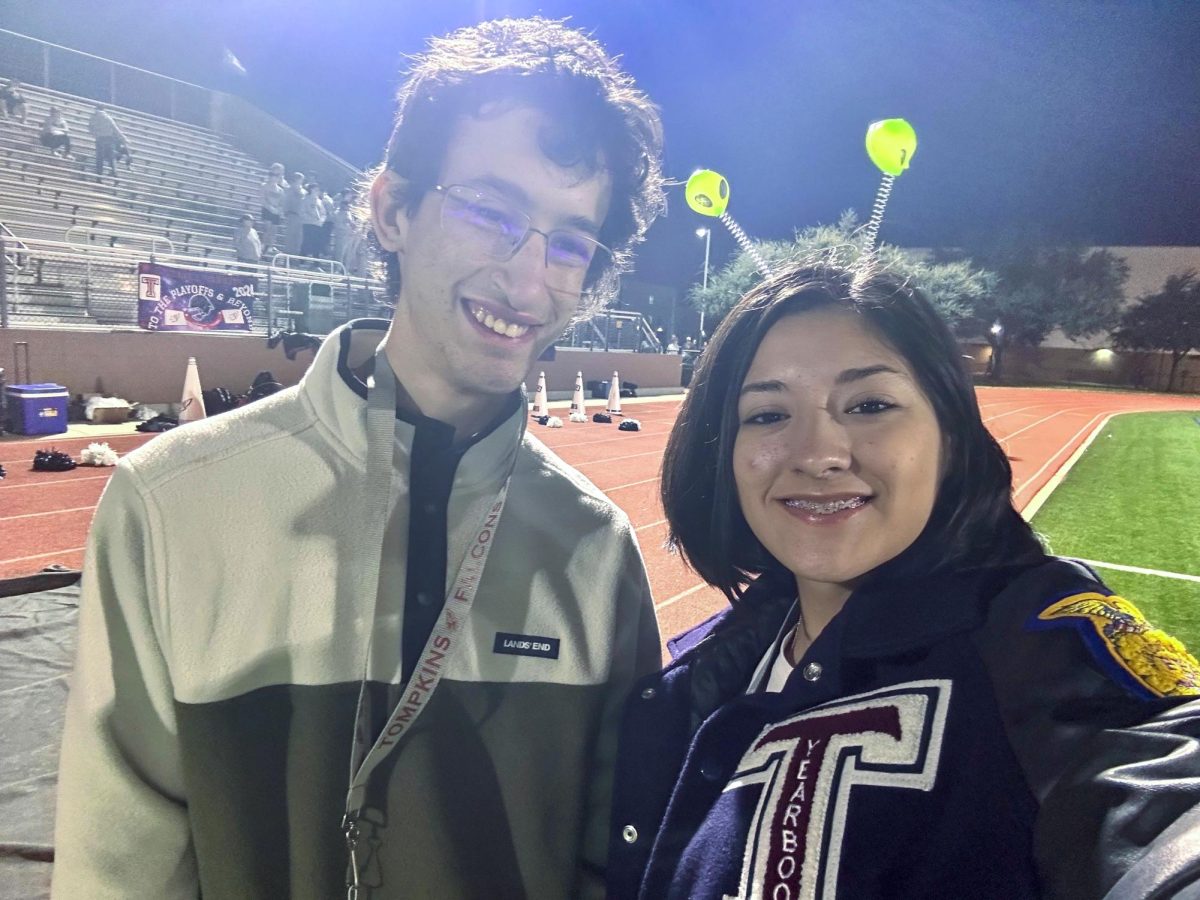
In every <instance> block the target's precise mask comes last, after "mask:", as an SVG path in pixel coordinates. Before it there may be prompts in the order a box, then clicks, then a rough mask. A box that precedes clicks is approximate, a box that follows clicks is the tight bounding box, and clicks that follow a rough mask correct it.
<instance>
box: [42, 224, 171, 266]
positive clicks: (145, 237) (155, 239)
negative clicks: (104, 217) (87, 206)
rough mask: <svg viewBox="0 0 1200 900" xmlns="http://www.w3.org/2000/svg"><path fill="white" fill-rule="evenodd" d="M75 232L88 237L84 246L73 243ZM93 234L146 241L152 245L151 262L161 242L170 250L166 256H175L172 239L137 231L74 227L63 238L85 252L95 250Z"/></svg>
mask: <svg viewBox="0 0 1200 900" xmlns="http://www.w3.org/2000/svg"><path fill="white" fill-rule="evenodd" d="M73 231H81V232H83V233H84V234H86V235H88V240H87V243H86V244H82V245H81V244H77V243H75V241H73V240H72V239H71V232H73ZM93 233H96V234H100V235H101V236H102V237H107V238H134V239H135V240H139V241H146V242H147V243H149V244H150V261H151V262H153V261H154V257H155V255H156V252H155V248H156V247H157V246H158V244H159V242H162V243H164V244H166V245H167V247H168V248H169V250H168V252H167V254H166V255H167V256H172V257H173V256H174V255H175V245H174V244H173V243H172V242H171V239H170V238H166V237H160V236H159V235H157V234H143V233H140V232H136V231H110V230H108V229H106V228H103V227H101V226H99V225H72V226H71V227H70V228H68V229H67V231H66V234H65V235H64V236H63V240H64V241H65V242H66V243H68V244H71V245H72V246H74V247H79V248H80V249H83V250H91V249H93V248H92V246H91V243H92V238H91V235H92V234H93ZM109 247H110V249H115V248H113V247H112V245H109Z"/></svg>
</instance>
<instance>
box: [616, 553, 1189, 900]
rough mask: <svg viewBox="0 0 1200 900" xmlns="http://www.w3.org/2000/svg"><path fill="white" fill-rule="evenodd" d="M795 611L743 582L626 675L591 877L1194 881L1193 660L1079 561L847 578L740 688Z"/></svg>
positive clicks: (722, 893)
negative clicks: (830, 607) (735, 601)
mask: <svg viewBox="0 0 1200 900" xmlns="http://www.w3.org/2000/svg"><path fill="white" fill-rule="evenodd" d="M795 621H796V612H795V586H794V584H790V585H789V584H784V583H776V582H772V581H770V580H764V579H760V581H759V582H757V583H756V584H754V585H753V586H752V587H751V589H750V590H749V592H748V594H747V595H746V597H745V599H744V600H743V601H742V602H741V603H740V604H739V605H738V606H737V607H736V608H734V609H732V610H729V611H725V612H723V613H721V614H719V615H718V616H716V617H715V618H714V619H711V620H709V621H708V622H706V623H704V624H702V625H700V626H698V627H697V628H695V629H693V630H692V631H691V632H689V633H687V634H685V635H683V636H682V637H681V638H678V639H676V640H675V641H673V642H672V650H673V651H678V652H680V655H679V657H678V658H677V659H676V660H675V661H674V662H673V663H672V664H671V665H670V666H669V667H668V668H667V669H666V670H665V671H663V672H662V673H660V674H656V675H652V676H649V677H647V678H645V679H642V680H641V681H640V682H639V683H638V685H637V686H636V688H635V691H634V693H633V694H632V695H631V697H630V700H629V702H628V704H627V708H626V712H625V717H624V723H623V728H622V739H621V749H620V751H619V756H618V766H617V789H616V793H615V797H614V814H613V820H612V834H611V842H612V843H611V850H610V862H609V879H610V880H609V896H610V897H612V898H635V897H638V898H642V900H674V898H690V900H708V898H712V900H723V898H735V897H736V898H746V900H749V898H815V897H821V898H833V897H837V898H853V900H865V898H943V897H944V898H971V900H988V898H996V900H1001V898H1003V900H1018V898H1027V897H1041V896H1049V897H1065V898H1097V897H1102V896H1105V895H1106V892H1110V893H1109V894H1108V895H1109V896H1111V897H1120V898H1131V900H1132V898H1138V900H1144V898H1149V897H1176V896H1189V897H1195V896H1200V888H1198V885H1200V878H1198V877H1197V870H1198V869H1200V866H1198V865H1197V862H1198V860H1200V846H1198V844H1200V841H1198V840H1197V837H1198V835H1200V831H1197V830H1196V824H1197V819H1198V816H1200V812H1198V810H1200V802H1198V801H1200V702H1197V701H1192V702H1188V698H1189V695H1194V694H1195V693H1197V691H1198V690H1200V671H1198V667H1197V664H1196V661H1195V660H1194V659H1193V658H1191V657H1190V656H1189V655H1188V654H1187V652H1186V650H1184V649H1183V648H1182V646H1181V645H1180V644H1179V643H1178V642H1177V641H1174V639H1172V638H1169V637H1168V636H1166V635H1164V634H1163V633H1162V632H1160V631H1156V630H1154V629H1152V628H1151V627H1150V626H1149V625H1148V624H1147V623H1146V621H1145V620H1144V619H1143V618H1142V617H1141V615H1140V613H1138V611H1137V610H1136V608H1135V607H1134V606H1133V605H1132V604H1130V603H1129V602H1128V601H1126V600H1123V599H1122V598H1120V597H1116V596H1113V595H1112V592H1111V591H1109V590H1108V589H1107V588H1106V587H1105V586H1104V585H1103V584H1102V583H1101V582H1100V581H1099V580H1097V579H1095V578H1094V577H1093V576H1092V575H1091V574H1090V573H1089V572H1088V571H1086V570H1084V568H1083V567H1082V566H1080V565H1078V564H1075V563H1069V562H1066V561H1062V560H1051V561H1048V562H1046V563H1045V564H1043V565H1038V566H1034V567H1029V568H1026V569H1024V570H1018V569H1005V570H986V571H980V570H976V571H970V572H957V573H953V574H947V575H942V576H938V577H931V578H927V579H924V580H921V581H918V582H909V583H896V582H893V583H882V582H880V583H875V584H870V583H868V584H867V585H864V586H863V587H861V588H860V589H858V590H857V591H855V593H854V594H853V595H852V596H851V597H850V599H849V600H848V601H847V604H846V606H845V607H844V608H843V610H842V612H841V613H840V614H839V615H838V616H836V617H835V618H834V619H833V620H832V621H831V622H830V624H829V625H828V626H827V627H826V628H825V629H824V630H823V631H822V632H821V633H820V634H819V635H818V637H817V639H816V641H815V642H814V643H813V644H812V646H811V647H810V649H809V651H808V652H807V654H806V655H805V657H804V658H803V659H802V660H801V661H800V662H799V663H798V664H797V666H796V667H795V669H794V671H793V672H792V674H791V675H790V676H789V678H788V680H787V682H786V683H785V685H784V688H783V690H782V691H781V692H779V693H761V692H754V691H748V686H749V685H750V682H751V678H752V673H755V671H756V668H757V667H758V666H759V664H760V660H762V659H763V658H764V656H765V654H766V651H767V650H768V649H769V648H770V647H772V646H773V644H774V642H776V641H778V640H779V639H780V636H781V635H783V634H784V633H785V632H786V630H787V629H790V627H791V626H792V625H793V624H794V623H795ZM1188 891H1191V893H1187V892H1188Z"/></svg>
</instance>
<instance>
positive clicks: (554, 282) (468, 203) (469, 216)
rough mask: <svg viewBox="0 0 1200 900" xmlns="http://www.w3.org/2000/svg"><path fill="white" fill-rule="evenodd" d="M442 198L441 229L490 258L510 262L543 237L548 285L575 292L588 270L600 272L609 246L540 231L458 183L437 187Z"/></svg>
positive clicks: (518, 213) (501, 202) (502, 202)
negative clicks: (530, 241)
mask: <svg viewBox="0 0 1200 900" xmlns="http://www.w3.org/2000/svg"><path fill="white" fill-rule="evenodd" d="M433 190H435V191H437V192H438V193H439V194H441V195H442V230H443V231H445V232H446V233H447V234H451V235H453V236H455V237H456V238H457V239H459V240H461V241H463V242H464V243H465V244H466V245H467V246H469V247H470V248H472V249H474V250H476V251H478V252H479V253H482V254H483V255H485V256H488V257H491V258H492V259H496V260H500V261H506V260H509V259H512V258H513V256H515V255H516V252H517V251H518V250H520V249H521V245H522V244H524V243H525V241H526V239H528V237H529V235H530V234H531V233H535V232H536V233H537V234H540V235H541V236H542V237H544V238H545V239H546V252H545V263H546V286H547V287H549V288H552V289H554V290H559V291H569V292H573V293H576V294H578V293H579V292H580V291H581V290H582V289H583V284H584V279H585V278H586V276H587V273H588V271H589V269H590V268H591V267H592V266H595V267H596V271H603V270H604V268H605V267H607V266H608V264H609V262H610V261H611V259H612V253H611V252H610V251H609V249H608V248H607V247H605V246H604V245H603V244H601V243H600V242H599V241H597V240H596V239H595V238H593V237H591V236H590V235H587V234H584V233H583V232H580V231H569V230H566V229H561V228H556V229H555V230H554V231H550V232H546V231H539V230H538V229H537V228H534V227H533V224H532V222H531V221H530V219H529V216H528V215H526V214H525V212H523V211H522V210H521V209H519V208H517V207H516V206H514V205H513V204H512V202H511V201H509V200H506V199H504V198H503V197H498V196H496V195H495V194H492V193H490V192H488V191H484V190H480V189H479V188H473V187H467V186H466V185H462V184H451V185H440V184H439V185H435V186H434V188H433Z"/></svg>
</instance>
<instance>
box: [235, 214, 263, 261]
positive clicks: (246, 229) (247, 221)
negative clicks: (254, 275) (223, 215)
mask: <svg viewBox="0 0 1200 900" xmlns="http://www.w3.org/2000/svg"><path fill="white" fill-rule="evenodd" d="M233 253H234V256H236V257H237V261H238V262H240V263H258V262H260V261H261V259H262V240H261V239H260V238H259V236H258V232H257V231H256V230H255V228H254V217H253V216H251V215H250V214H249V213H247V214H246V215H243V216H241V217H239V218H238V223H237V228H236V229H235V230H234V232H233Z"/></svg>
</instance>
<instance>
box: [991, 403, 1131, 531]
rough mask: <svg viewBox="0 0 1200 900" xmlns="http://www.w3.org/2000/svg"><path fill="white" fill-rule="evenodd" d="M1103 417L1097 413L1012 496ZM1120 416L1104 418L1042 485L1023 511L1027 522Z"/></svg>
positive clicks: (1016, 492)
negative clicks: (1111, 423)
mask: <svg viewBox="0 0 1200 900" xmlns="http://www.w3.org/2000/svg"><path fill="white" fill-rule="evenodd" d="M1103 415H1104V413H1096V415H1094V416H1092V418H1091V421H1089V422H1088V423H1087V424H1086V425H1084V426H1083V427H1082V428H1080V429H1079V430H1078V431H1077V432H1075V433H1074V434H1073V435H1071V437H1070V438H1069V439H1068V440H1067V441H1066V442H1065V443H1064V444H1063V445H1062V447H1059V448H1058V449H1057V450H1055V451H1054V453H1053V454H1052V455H1051V456H1050V457H1049V458H1048V459H1047V460H1046V461H1045V462H1044V463H1042V467H1041V468H1040V469H1038V470H1037V471H1036V472H1034V473H1033V474H1032V475H1030V476H1029V477H1028V478H1026V479H1025V481H1024V482H1022V483H1021V486H1020V487H1018V488H1016V489H1015V490H1014V491H1013V494H1012V495H1013V496H1014V497H1016V496H1018V495H1019V494H1020V493H1021V491H1023V490H1025V488H1027V487H1029V485H1031V484H1033V482H1035V481H1037V479H1038V476H1040V475H1041V474H1042V473H1043V472H1045V471H1046V468H1047V467H1048V466H1049V465H1050V463H1052V462H1054V461H1055V460H1056V459H1058V454H1060V453H1062V451H1063V447H1069V446H1070V445H1071V441H1073V440H1075V438H1077V437H1079V436H1080V435H1081V434H1083V433H1084V432H1085V431H1087V430H1088V429H1089V428H1091V427H1092V422H1095V421H1096V420H1097V419H1099V418H1100V417H1101V416H1103ZM1118 415H1123V414H1122V413H1109V414H1108V415H1107V416H1104V421H1102V422H1101V423H1100V424H1099V425H1097V426H1096V428H1095V430H1093V431H1092V433H1091V434H1089V435H1088V436H1087V440H1085V441H1084V442H1083V443H1082V444H1080V445H1079V447H1078V448H1077V449H1076V450H1075V452H1074V453H1072V454H1071V457H1070V459H1068V460H1067V461H1066V462H1065V463H1063V464H1062V467H1061V468H1060V469H1059V470H1058V471H1057V472H1055V473H1054V475H1052V476H1051V478H1050V480H1049V481H1047V482H1046V483H1045V484H1044V485H1042V489H1041V490H1040V491H1038V492H1037V493H1036V494H1034V496H1033V499H1032V500H1030V501H1029V503H1028V504H1027V505H1026V506H1025V508H1024V509H1023V510H1021V515H1022V516H1023V517H1024V518H1025V521H1026V522H1031V521H1033V517H1034V516H1035V515H1037V511H1038V510H1039V509H1041V508H1042V505H1043V504H1044V503H1045V502H1046V501H1047V500H1049V499H1050V495H1051V494H1053V493H1054V489H1055V488H1057V487H1058V486H1059V485H1060V484H1062V482H1063V479H1064V478H1066V477H1067V473H1068V472H1070V471H1071V468H1072V467H1073V466H1074V465H1075V463H1077V462H1079V459H1080V457H1082V456H1083V454H1084V451H1086V450H1087V448H1088V447H1090V446H1091V445H1092V441H1094V440H1095V439H1096V435H1098V434H1099V433H1100V432H1101V431H1103V430H1104V426H1105V425H1107V424H1108V420H1109V419H1111V418H1112V417H1113V416H1118Z"/></svg>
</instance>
